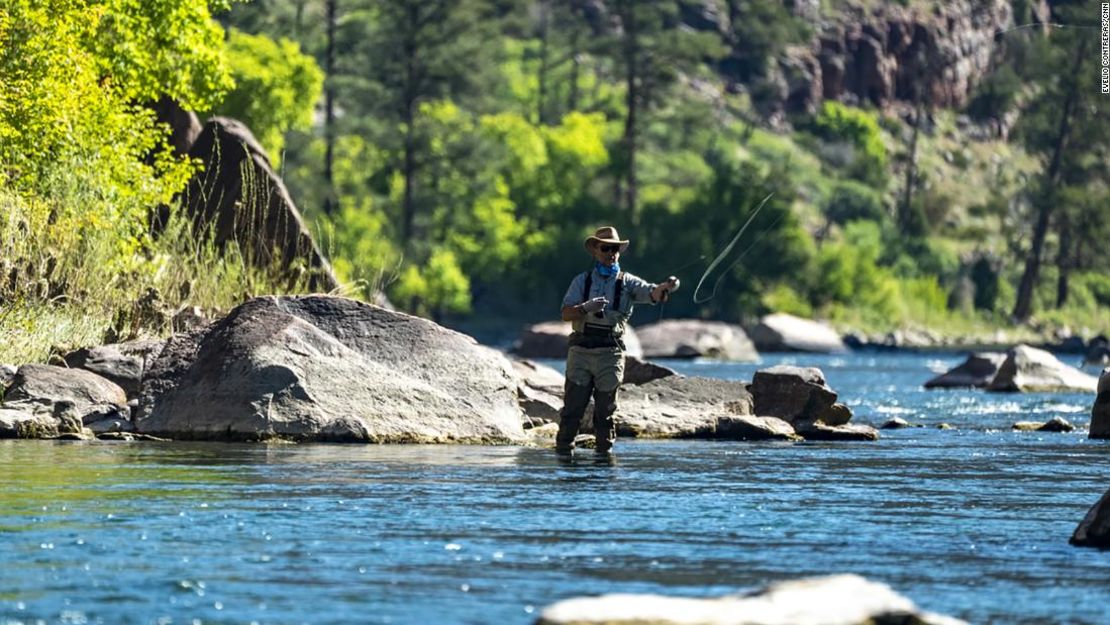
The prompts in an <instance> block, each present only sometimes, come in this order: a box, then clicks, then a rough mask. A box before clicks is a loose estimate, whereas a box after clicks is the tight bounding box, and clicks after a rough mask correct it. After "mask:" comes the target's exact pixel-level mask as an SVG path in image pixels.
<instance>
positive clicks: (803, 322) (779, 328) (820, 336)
mask: <svg viewBox="0 0 1110 625" xmlns="http://www.w3.org/2000/svg"><path fill="white" fill-rule="evenodd" d="M748 334H749V336H750V337H751V339H752V342H754V343H755V347H756V349H758V350H759V351H761V352H813V353H820V354H827V353H837V352H845V351H848V348H847V347H846V346H845V345H844V341H842V340H841V339H840V335H838V334H837V333H836V331H835V330H833V329H832V328H830V327H829V326H827V325H825V324H823V323H818V322H816V321H810V320H809V319H802V318H801V317H795V316H794V315H788V314H786V313H774V314H771V315H767V316H765V317H763V318H762V319H760V321H759V324H758V325H756V326H755V327H754V328H752V329H751V332H749V333H748Z"/></svg>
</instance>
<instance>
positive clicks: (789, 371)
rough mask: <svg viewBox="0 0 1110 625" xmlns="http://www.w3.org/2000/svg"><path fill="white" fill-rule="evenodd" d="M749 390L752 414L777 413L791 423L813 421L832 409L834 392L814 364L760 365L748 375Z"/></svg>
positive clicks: (835, 396) (773, 414) (765, 414)
mask: <svg viewBox="0 0 1110 625" xmlns="http://www.w3.org/2000/svg"><path fill="white" fill-rule="evenodd" d="M750 390H751V394H752V400H753V404H754V409H755V414H757V415H760V416H768V417H778V418H779V419H782V420H784V421H787V422H789V423H791V424H793V425H795V426H796V425H797V424H798V423H803V422H813V421H816V420H817V419H818V415H820V414H822V413H824V412H825V411H828V410H832V407H833V404H835V403H836V398H837V395H836V393H835V392H834V391H833V390H832V389H831V388H829V385H828V384H826V383H825V374H824V373H822V372H821V370H820V369H818V368H816V367H792V366H789V365H777V366H774V367H769V368H767V369H760V370H759V371H756V372H755V375H754V376H752V385H751V389H750Z"/></svg>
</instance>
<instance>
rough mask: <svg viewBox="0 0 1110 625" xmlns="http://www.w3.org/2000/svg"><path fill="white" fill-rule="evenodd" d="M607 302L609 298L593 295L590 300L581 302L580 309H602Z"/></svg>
mask: <svg viewBox="0 0 1110 625" xmlns="http://www.w3.org/2000/svg"><path fill="white" fill-rule="evenodd" d="M608 303H609V300H607V299H605V298H604V297H595V298H593V299H591V300H587V301H585V302H582V310H583V312H588V313H593V312H598V311H599V310H602V309H604V308H605V305H606V304H608Z"/></svg>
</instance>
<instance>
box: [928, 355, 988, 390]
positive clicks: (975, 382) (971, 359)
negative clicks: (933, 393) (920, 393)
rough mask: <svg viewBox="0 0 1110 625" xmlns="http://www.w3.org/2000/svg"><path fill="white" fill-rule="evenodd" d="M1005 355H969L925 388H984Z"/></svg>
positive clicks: (929, 382) (932, 380)
mask: <svg viewBox="0 0 1110 625" xmlns="http://www.w3.org/2000/svg"><path fill="white" fill-rule="evenodd" d="M1005 360H1006V354H1002V353H999V352H979V353H975V354H971V355H970V356H968V357H967V360H965V361H964V362H963V363H962V364H960V365H958V366H956V367H954V368H952V369H950V370H948V371H946V372H945V373H942V374H941V375H938V376H936V377H935V378H933V379H931V380H929V381H928V382H926V383H925V388H986V387H987V385H989V384H990V383H991V381H992V380H994V376H995V375H996V374H997V373H998V368H999V367H1000V366H1001V365H1002V363H1003V362H1004V361H1005Z"/></svg>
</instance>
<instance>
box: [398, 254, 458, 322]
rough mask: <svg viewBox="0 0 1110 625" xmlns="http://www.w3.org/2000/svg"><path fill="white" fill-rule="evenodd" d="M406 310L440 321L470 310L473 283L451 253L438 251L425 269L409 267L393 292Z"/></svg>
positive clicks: (429, 258) (429, 259)
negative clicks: (449, 315) (450, 314)
mask: <svg viewBox="0 0 1110 625" xmlns="http://www.w3.org/2000/svg"><path fill="white" fill-rule="evenodd" d="M392 295H393V297H394V299H395V300H396V301H397V302H398V303H399V304H400V305H402V306H404V307H405V309H406V310H411V311H413V312H415V313H416V314H418V315H431V316H434V317H436V318H439V317H442V316H443V315H444V314H445V313H451V312H453V313H465V312H469V310H470V280H469V279H468V278H467V277H466V275H465V274H464V273H463V272H462V269H461V268H460V267H459V264H458V260H457V259H456V258H455V255H454V253H453V252H451V251H450V250H445V249H437V250H435V251H433V252H432V254H431V256H429V257H428V262H427V264H426V265H425V266H424V267H422V268H417V267H416V266H414V265H409V266H408V267H406V268H405V270H404V271H403V272H402V273H401V277H400V279H399V280H398V281H397V284H396V286H395V287H394V288H393V290H392Z"/></svg>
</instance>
